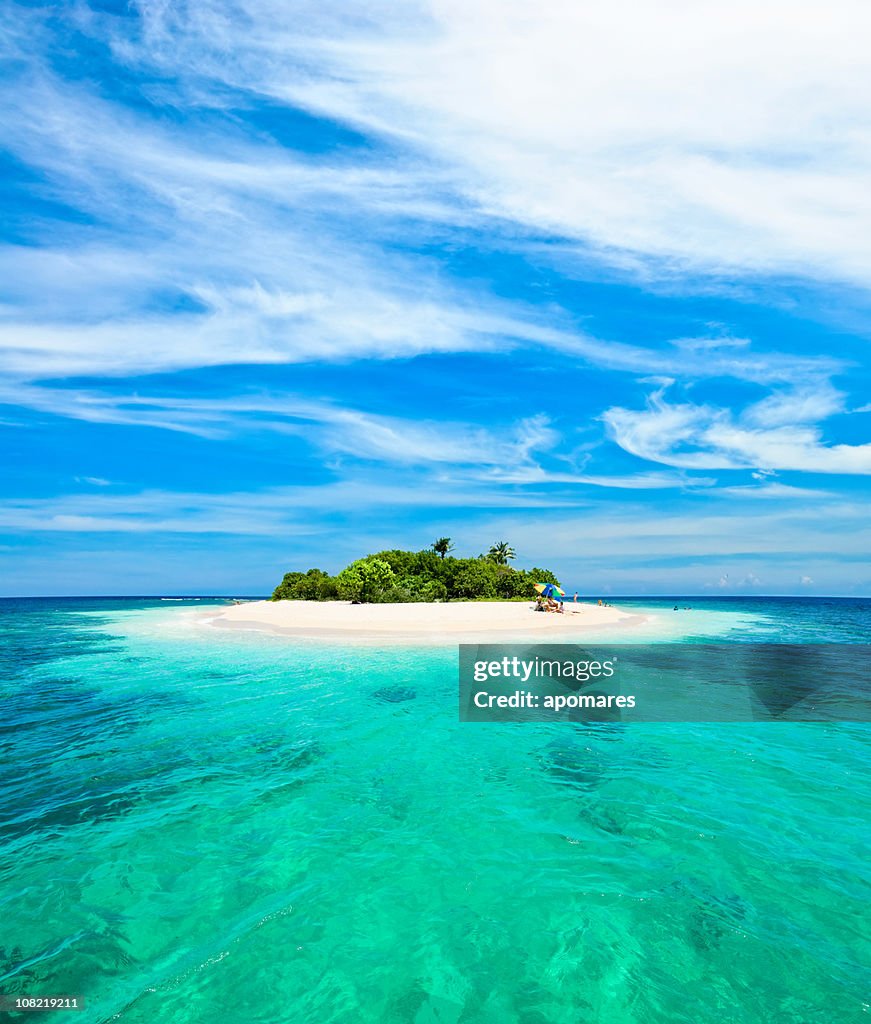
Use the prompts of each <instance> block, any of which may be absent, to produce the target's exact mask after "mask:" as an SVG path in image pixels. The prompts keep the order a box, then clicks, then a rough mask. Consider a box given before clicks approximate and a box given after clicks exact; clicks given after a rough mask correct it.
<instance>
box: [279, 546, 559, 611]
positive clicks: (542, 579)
mask: <svg viewBox="0 0 871 1024" xmlns="http://www.w3.org/2000/svg"><path fill="white" fill-rule="evenodd" d="M453 550H454V544H453V543H452V542H451V538H450V537H440V538H439V539H438V540H436V541H434V542H433V544H431V545H430V547H429V548H425V549H424V550H422V551H402V550H399V549H393V550H390V551H379V552H378V553H377V554H374V555H366V556H365V557H364V558H358V559H356V560H355V561H353V562H351V564H350V565H348V566H346V567H345V568H344V569H342V571H341V572H340V573H338V574H337V575H335V576H331V575H330V574H329V573H327V572H324V571H323V570H322V569H309V570H308V572H288V573H285V575H284V578H283V579H282V581H281V583H279V584H278V586H277V587H276V588H275V590H274V591H273V593H272V598H271V600H273V601H352V602H354V603H357V604H408V603H412V602H426V603H431V602H437V601H526V600H529V599H530V598H534V597H535V596H536V590H535V585H536V584H542V583H552V584H554V585H556V586H559V580H558V579H557V577H556V576H555V574H554V573H553V572H551V571H550V570H549V569H541V568H532V569H515V568H513V567H512V566H511V565H509V564H508V563H509V562H510V561H513V560H514V559H515V557H516V554H515V551H514V549H513V548H512V547H511V546H510V545H509V544H508V543H507V542H506V541H498V542H497V543H495V544H493V545H492V547H491V548H490V550H489V551H488V552H487V553H486V554H481V555H478V556H477V557H476V558H455V557H454V556H453V555H452V554H451V552H452V551H453Z"/></svg>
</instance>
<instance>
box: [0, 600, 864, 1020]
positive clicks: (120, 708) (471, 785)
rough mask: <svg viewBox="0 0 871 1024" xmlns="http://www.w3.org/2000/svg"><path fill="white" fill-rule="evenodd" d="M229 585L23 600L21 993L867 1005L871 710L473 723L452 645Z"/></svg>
mask: <svg viewBox="0 0 871 1024" xmlns="http://www.w3.org/2000/svg"><path fill="white" fill-rule="evenodd" d="M611 600H612V601H613V603H615V604H620V605H626V604H629V603H631V604H633V605H637V606H639V607H645V608H655V609H656V610H657V611H658V612H659V613H660V615H661V620H660V622H661V624H662V623H664V624H666V625H667V628H666V629H665V630H664V633H663V634H662V635H663V636H664V637H665V638H666V639H668V640H670V641H675V640H677V641H679V642H688V643H692V642H703V641H706V640H715V641H718V642H728V643H731V642H735V643H747V642H787V643H856V644H858V643H868V642H869V640H871V600H867V599H860V600H846V599H844V600H842V599H808V600H799V599H791V598H783V599H770V598H742V599H727V600H714V599H703V598H697V597H695V598H685V597H679V598H668V599H655V600H654V599H651V600H639V599H632V600H631V601H626V600H624V601H621V600H619V599H617V598H613V599H611ZM215 603H220V599H214V598H212V599H203V600H198V601H195V600H171V601H170V600H159V599H121V598H108V599H38V600H37V599H33V600H5V601H0V660H2V669H3V671H2V673H0V687H2V694H3V709H4V715H3V719H2V725H0V742H2V758H0V773H2V785H0V827H2V839H0V993H4V994H7V995H13V996H40V995H43V996H53V995H71V996H72V995H78V996H80V997H84V1000H85V1007H86V1008H85V1010H84V1011H83V1012H81V1013H78V1014H76V1015H74V1016H73V1015H71V1014H67V1015H66V1016H65V1015H64V1014H63V1013H61V1014H60V1019H67V1017H70V1016H71V1017H72V1019H73V1020H75V1021H76V1022H81V1024H84V1022H86V1021H123V1022H125V1024H133V1022H142V1024H145V1022H149V1024H170V1022H172V1024H185V1022H193V1021H197V1022H199V1021H220V1022H222V1024H223V1022H227V1024H236V1022H238V1024H243V1022H244V1024H256V1022H263V1024H277V1022H288V1024H309V1022H311V1024H332V1022H347V1024H351V1022H353V1024H361V1022H362V1024H365V1022H376V1021H377V1022H397V1024H404V1022H408V1024H479V1022H480V1024H512V1022H518V1024H574V1022H578V1024H580V1022H590V1024H593V1022H595V1024H630V1022H631V1024H774V1022H776V1024H842V1022H850V1021H857V1022H859V1021H869V1020H871V1006H869V1003H871V985H869V980H871V978H869V971H868V968H869V964H871V933H869V907H871V865H869V856H868V849H869V839H871V825H869V813H871V726H869V725H861V724H850V723H844V724H837V723H825V724H797V723H785V722H756V723H747V724H729V725H707V724H694V725H679V724H668V725H632V726H626V727H622V728H614V727H611V726H604V727H600V726H583V725H578V724H567V723H547V724H525V725H517V724H508V725H492V724H491V725H483V726H482V725H473V724H460V723H459V722H458V715H457V670H456V662H457V651H456V648H432V647H428V648H420V649H416V648H411V647H392V648H391V647H383V648H377V647H357V648H354V647H343V646H340V645H336V644H333V645H330V646H326V645H324V644H313V643H303V642H299V641H292V640H289V639H288V638H278V637H270V636H266V635H261V634H242V633H238V634H237V633H229V632H219V631H214V630H210V629H208V628H206V627H204V626H203V625H202V624H200V623H199V622H198V620H197V615H198V614H199V611H198V610H200V609H202V610H205V609H207V608H208V607H210V606H211V605H213V604H215ZM675 604H677V605H678V606H679V609H680V610H679V611H674V610H673V607H674V605H675ZM688 605H691V606H692V607H691V608H690V609H687V608H685V606H688ZM650 638H651V639H652V638H653V635H651V637H650ZM21 1019H29V1018H24V1017H23V1015H22V1017H21ZM50 1019H56V1018H54V1017H52V1018H50Z"/></svg>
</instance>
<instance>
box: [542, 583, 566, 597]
mask: <svg viewBox="0 0 871 1024" xmlns="http://www.w3.org/2000/svg"><path fill="white" fill-rule="evenodd" d="M535 589H536V590H537V591H538V592H539V594H541V596H542V597H557V595H559V597H565V596H566V592H565V591H564V590H562V589H560V588H559V587H558V586H557V585H556V584H555V583H536V584H535Z"/></svg>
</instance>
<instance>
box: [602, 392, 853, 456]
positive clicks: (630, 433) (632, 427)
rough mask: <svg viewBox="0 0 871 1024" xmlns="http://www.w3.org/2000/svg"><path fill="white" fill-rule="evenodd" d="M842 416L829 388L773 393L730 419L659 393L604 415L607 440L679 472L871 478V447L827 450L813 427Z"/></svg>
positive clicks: (727, 414)
mask: <svg viewBox="0 0 871 1024" xmlns="http://www.w3.org/2000/svg"><path fill="white" fill-rule="evenodd" d="M842 409H843V396H842V395H840V394H839V393H837V392H836V391H835V390H834V389H833V388H831V386H830V385H829V384H828V383H827V382H821V383H820V384H819V386H818V388H817V389H812V388H804V389H801V390H792V391H785V392H777V393H774V394H772V395H770V396H769V397H768V398H766V399H764V400H763V401H761V402H758V403H755V404H753V405H750V406H748V407H747V408H746V409H745V410H744V411H743V413H741V414H740V415H738V416H736V415H735V414H734V413H733V412H732V411H731V410H729V409H725V408H722V407H717V406H711V405H695V404H693V403H689V402H682V403H669V402H668V401H666V399H665V397H664V389H662V388H660V389H658V390H657V391H656V392H654V393H653V394H652V395H651V396H650V397H649V399H648V403H647V407H646V408H645V409H640V410H633V409H625V408H620V407H614V408H611V409H608V410H607V412H605V414H604V416H603V419H604V421H605V424H606V426H607V428H608V431H609V433H610V435H611V437H612V438H613V440H614V441H615V442H616V443H617V444H618V445H620V447H621V448H623V449H625V450H626V451H628V452H631V453H632V454H633V455H637V456H638V457H640V458H643V459H647V460H649V461H652V462H659V463H663V464H665V465H669V466H675V467H678V468H682V469H707V470H710V469H755V470H763V471H770V470H797V471H803V472H813V473H830V474H834V473H843V474H862V475H867V474H871V444H860V445H850V444H827V443H825V441H824V439H823V434H822V430H821V429H820V428H819V427H818V426H817V424H816V423H815V422H814V421H816V420H820V419H825V418H826V417H827V416H830V415H831V414H832V413H835V412H838V411H841V410H842Z"/></svg>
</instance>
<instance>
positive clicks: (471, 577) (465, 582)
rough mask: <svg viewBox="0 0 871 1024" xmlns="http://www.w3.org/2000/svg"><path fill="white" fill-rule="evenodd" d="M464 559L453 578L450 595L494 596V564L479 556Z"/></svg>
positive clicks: (495, 575)
mask: <svg viewBox="0 0 871 1024" xmlns="http://www.w3.org/2000/svg"><path fill="white" fill-rule="evenodd" d="M464 561H465V562H466V564H465V565H464V566H463V568H462V569H460V571H459V572H458V573H457V575H456V578H455V579H454V582H453V594H452V596H454V597H464V598H471V597H496V579H497V575H498V573H497V569H496V565H495V564H494V563H493V562H487V561H486V560H485V559H481V558H469V559H466V560H464Z"/></svg>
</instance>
